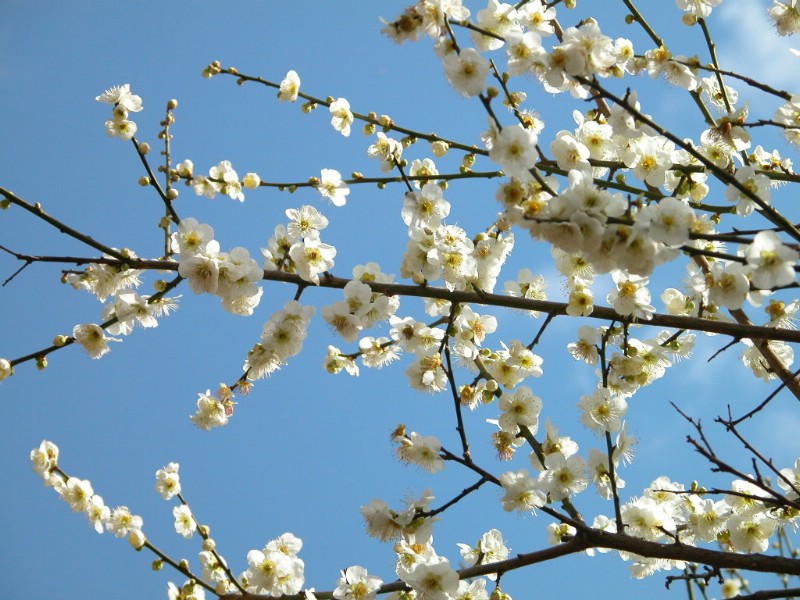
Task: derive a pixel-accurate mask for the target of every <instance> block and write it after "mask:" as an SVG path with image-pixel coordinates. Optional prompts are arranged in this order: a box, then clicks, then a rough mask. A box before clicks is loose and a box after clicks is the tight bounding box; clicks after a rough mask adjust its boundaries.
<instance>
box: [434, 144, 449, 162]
mask: <svg viewBox="0 0 800 600" xmlns="http://www.w3.org/2000/svg"><path fill="white" fill-rule="evenodd" d="M449 150H450V144H448V143H447V142H444V141H442V140H437V141H435V142H433V143H432V144H431V152H433V155H434V156H435V157H437V158H442V157H443V156H445V155H446V154H447V152H448V151H449Z"/></svg>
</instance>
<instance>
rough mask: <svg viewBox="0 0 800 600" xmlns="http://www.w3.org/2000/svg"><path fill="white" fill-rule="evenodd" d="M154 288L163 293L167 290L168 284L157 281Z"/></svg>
mask: <svg viewBox="0 0 800 600" xmlns="http://www.w3.org/2000/svg"><path fill="white" fill-rule="evenodd" d="M153 287H154V288H155V290H156V291H157V292H163V291H164V290H166V289H167V282H166V281H164V280H163V279H157V280H156V281H155V283H153Z"/></svg>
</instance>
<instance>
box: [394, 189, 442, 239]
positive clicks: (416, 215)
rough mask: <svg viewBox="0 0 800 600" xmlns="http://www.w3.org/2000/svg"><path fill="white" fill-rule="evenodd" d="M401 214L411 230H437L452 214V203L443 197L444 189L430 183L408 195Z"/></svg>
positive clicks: (404, 200)
mask: <svg viewBox="0 0 800 600" xmlns="http://www.w3.org/2000/svg"><path fill="white" fill-rule="evenodd" d="M400 214H401V216H402V218H403V223H405V224H406V225H408V226H409V227H410V228H413V229H418V228H420V227H427V228H429V229H436V228H437V227H439V225H440V224H441V222H442V220H443V219H444V218H445V217H446V216H447V215H449V214H450V203H449V202H448V201H447V200H445V199H444V197H443V196H442V188H440V187H439V186H438V185H436V184H435V183H431V182H429V183H426V184H425V185H423V186H422V189H421V190H419V191H411V192H408V193H406V195H405V198H404V199H403V209H402V211H401V213H400Z"/></svg>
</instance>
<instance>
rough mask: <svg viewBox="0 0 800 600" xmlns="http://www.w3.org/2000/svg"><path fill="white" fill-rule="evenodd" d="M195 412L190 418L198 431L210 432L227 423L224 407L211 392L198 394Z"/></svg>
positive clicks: (226, 413)
mask: <svg viewBox="0 0 800 600" xmlns="http://www.w3.org/2000/svg"><path fill="white" fill-rule="evenodd" d="M198 396H199V398H198V400H197V412H196V413H195V414H194V415H193V416H192V422H193V423H194V424H195V425H197V427H199V428H200V429H203V430H205V431H210V430H211V429H213V428H214V427H221V426H222V425H226V424H227V423H228V412H227V409H226V408H225V405H224V404H223V403H222V402H221V401H220V400H219V399H218V398H217V397H215V396H214V395H212V394H211V390H206V392H205V394H198Z"/></svg>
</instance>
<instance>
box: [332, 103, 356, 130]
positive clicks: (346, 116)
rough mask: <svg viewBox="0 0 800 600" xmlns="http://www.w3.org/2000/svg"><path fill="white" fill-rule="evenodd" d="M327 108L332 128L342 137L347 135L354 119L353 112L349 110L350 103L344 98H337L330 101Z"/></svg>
mask: <svg viewBox="0 0 800 600" xmlns="http://www.w3.org/2000/svg"><path fill="white" fill-rule="evenodd" d="M329 110H330V113H331V115H332V116H331V125H333V128H334V129H335V130H336V131H338V132H339V133H341V134H342V135H343V136H344V137H348V136H349V135H350V126H351V125H352V124H353V120H354V117H353V113H352V112H350V103H349V102H348V101H347V99H345V98H339V99H338V100H334V101H333V102H331V105H330V107H329Z"/></svg>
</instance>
